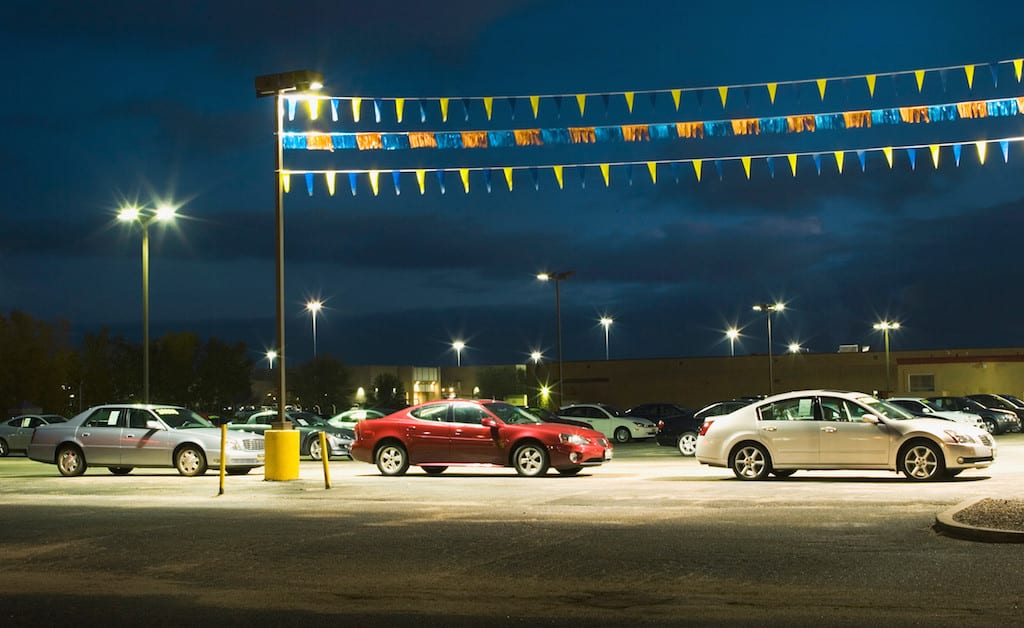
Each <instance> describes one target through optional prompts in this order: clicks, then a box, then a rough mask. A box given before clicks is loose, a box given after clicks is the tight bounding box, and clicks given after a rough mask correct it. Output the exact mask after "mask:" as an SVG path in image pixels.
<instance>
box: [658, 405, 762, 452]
mask: <svg viewBox="0 0 1024 628" xmlns="http://www.w3.org/2000/svg"><path fill="white" fill-rule="evenodd" d="M754 401H755V398H754V397H741V398H738V399H729V400H726V401H716V402H714V403H711V404H708V405H706V406H704V407H703V408H701V409H700V410H697V411H696V412H694V411H693V410H690V411H688V412H685V413H681V414H676V415H674V416H666V417H662V418H661V419H659V420H658V435H657V436H655V439H656V440H657V441H658V444H659V445H665V446H666V447H675V448H677V449H678V450H679V453H680V454H682V455H684V456H692V455H694V454H695V453H697V433H698V432H699V431H700V426H701V425H703V424H704V420H705V419H707V418H708V417H713V416H721V415H723V414H729V413H730V412H734V411H736V410H739V409H740V408H742V407H744V406H748V405H750V404H751V403H752V402H754ZM652 420H653V419H652Z"/></svg>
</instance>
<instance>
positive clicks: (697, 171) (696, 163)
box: [693, 159, 701, 181]
mask: <svg viewBox="0 0 1024 628" xmlns="http://www.w3.org/2000/svg"><path fill="white" fill-rule="evenodd" d="M700 169H701V160H700V159H694V160H693V173H694V174H696V175H697V180H698V181H700Z"/></svg>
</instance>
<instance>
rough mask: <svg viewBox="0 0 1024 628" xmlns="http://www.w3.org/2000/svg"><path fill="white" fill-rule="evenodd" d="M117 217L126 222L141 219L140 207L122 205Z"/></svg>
mask: <svg viewBox="0 0 1024 628" xmlns="http://www.w3.org/2000/svg"><path fill="white" fill-rule="evenodd" d="M117 219H118V220H121V221H124V222H131V221H133V220H138V219H139V208H138V207H134V206H133V207H122V208H121V211H119V212H117Z"/></svg>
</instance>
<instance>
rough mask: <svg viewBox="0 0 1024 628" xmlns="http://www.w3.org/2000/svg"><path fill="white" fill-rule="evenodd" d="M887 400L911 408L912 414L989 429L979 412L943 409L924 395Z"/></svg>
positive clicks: (904, 407)
mask: <svg viewBox="0 0 1024 628" xmlns="http://www.w3.org/2000/svg"><path fill="white" fill-rule="evenodd" d="M886 401H888V402H890V403H895V404H896V405H898V406H899V407H901V408H903V409H904V410H909V411H910V413H911V414H915V415H918V416H924V415H929V416H932V417H934V418H936V419H946V420H947V421H955V422H957V423H966V424H967V425H973V426H974V427H976V428H978V429H982V430H985V431H988V429H987V428H986V427H985V421H983V420H982V419H981V417H980V416H978V415H977V414H974V413H972V412H961V411H959V410H943V409H942V408H940V407H939V406H937V405H935V404H933V403H932V402H931V401H928V400H927V399H925V398H923V397H890V398H888V399H886Z"/></svg>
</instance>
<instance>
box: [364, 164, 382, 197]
mask: <svg viewBox="0 0 1024 628" xmlns="http://www.w3.org/2000/svg"><path fill="white" fill-rule="evenodd" d="M366 174H367V175H369V177H370V188H372V189H373V195H374V196H377V192H378V191H380V171H379V170H371V171H369V172H367V173H366Z"/></svg>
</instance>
